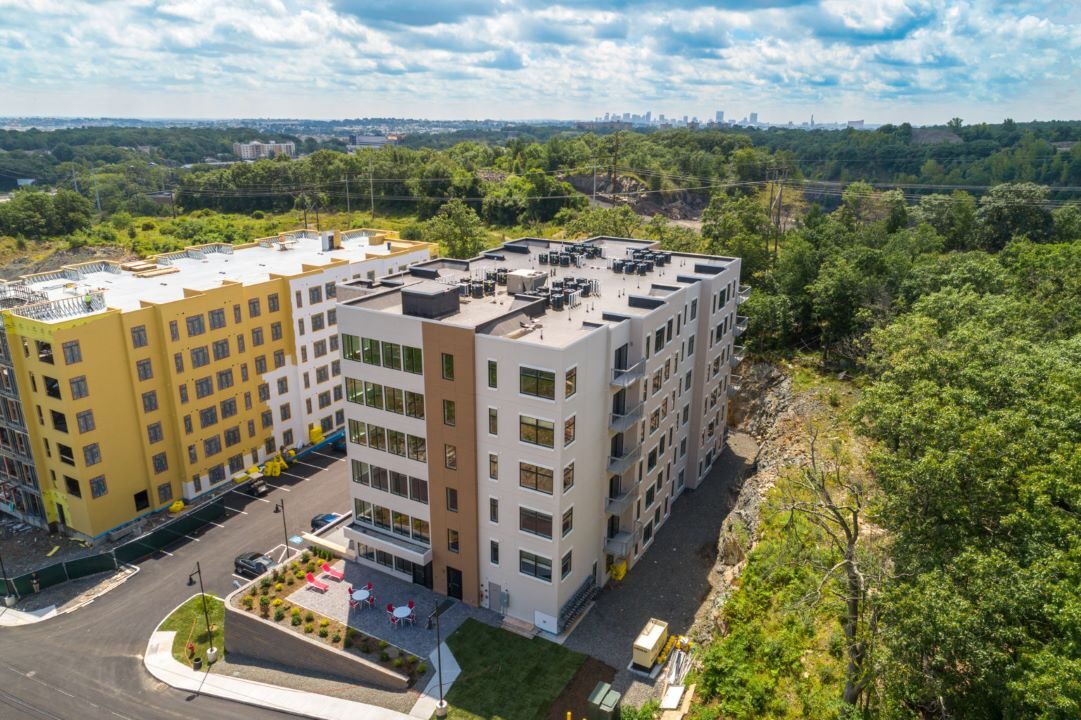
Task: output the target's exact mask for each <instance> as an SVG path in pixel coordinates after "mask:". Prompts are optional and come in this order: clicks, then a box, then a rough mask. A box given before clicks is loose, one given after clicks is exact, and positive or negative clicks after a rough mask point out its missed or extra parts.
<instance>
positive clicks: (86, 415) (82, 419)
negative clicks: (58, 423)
mask: <svg viewBox="0 0 1081 720" xmlns="http://www.w3.org/2000/svg"><path fill="white" fill-rule="evenodd" d="M75 422H76V424H77V425H78V426H79V432H81V433H85V432H90V431H91V430H93V429H94V411H93V410H83V411H82V412H81V413H77V414H76V415H75Z"/></svg>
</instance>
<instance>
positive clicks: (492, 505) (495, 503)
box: [488, 498, 499, 523]
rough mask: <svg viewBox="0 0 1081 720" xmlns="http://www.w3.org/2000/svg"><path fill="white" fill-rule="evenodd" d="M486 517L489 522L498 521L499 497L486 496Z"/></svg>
mask: <svg viewBox="0 0 1081 720" xmlns="http://www.w3.org/2000/svg"><path fill="white" fill-rule="evenodd" d="M488 519H489V520H490V521H491V522H494V523H498V522H499V498H488Z"/></svg>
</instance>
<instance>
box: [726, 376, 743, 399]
mask: <svg viewBox="0 0 1081 720" xmlns="http://www.w3.org/2000/svg"><path fill="white" fill-rule="evenodd" d="M742 387H743V378H742V377H741V376H739V375H730V376H729V377H728V397H735V396H736V395H737V394H738V393H739V391H740V388H742Z"/></svg>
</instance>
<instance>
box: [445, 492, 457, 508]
mask: <svg viewBox="0 0 1081 720" xmlns="http://www.w3.org/2000/svg"><path fill="white" fill-rule="evenodd" d="M447 510H448V511H449V512H458V491H457V490H456V489H455V488H447Z"/></svg>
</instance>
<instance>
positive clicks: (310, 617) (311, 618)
mask: <svg viewBox="0 0 1081 720" xmlns="http://www.w3.org/2000/svg"><path fill="white" fill-rule="evenodd" d="M304 622H315V613H313V612H312V611H311V610H309V611H308V612H306V613H304Z"/></svg>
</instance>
